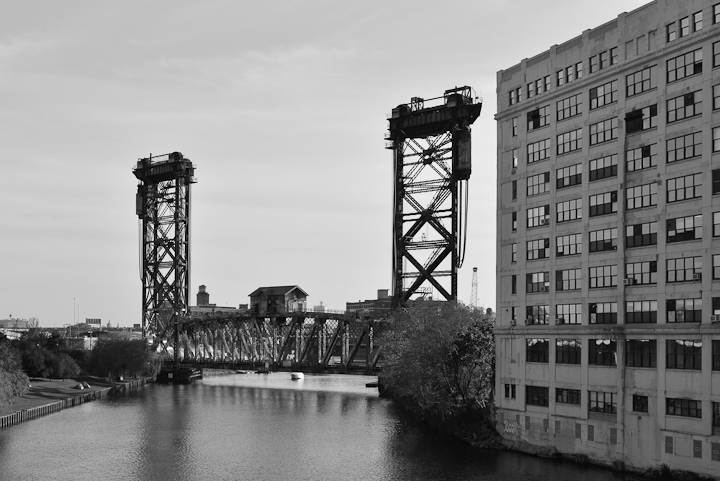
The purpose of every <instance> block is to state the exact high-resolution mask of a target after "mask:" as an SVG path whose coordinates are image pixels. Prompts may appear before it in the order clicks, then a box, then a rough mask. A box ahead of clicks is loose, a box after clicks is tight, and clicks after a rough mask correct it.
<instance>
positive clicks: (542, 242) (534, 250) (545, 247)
mask: <svg viewBox="0 0 720 481" xmlns="http://www.w3.org/2000/svg"><path fill="white" fill-rule="evenodd" d="M548 258H550V239H549V238H547V239H536V240H531V241H527V260H529V261H534V260H536V259H548Z"/></svg>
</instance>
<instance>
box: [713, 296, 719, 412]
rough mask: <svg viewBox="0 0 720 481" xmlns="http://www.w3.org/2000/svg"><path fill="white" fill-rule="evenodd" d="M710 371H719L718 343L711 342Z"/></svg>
mask: <svg viewBox="0 0 720 481" xmlns="http://www.w3.org/2000/svg"><path fill="white" fill-rule="evenodd" d="M715 299H717V297H716V298H714V299H713V301H714V300H715ZM712 370H713V371H720V341H713V342H712ZM719 426H720V424H719Z"/></svg>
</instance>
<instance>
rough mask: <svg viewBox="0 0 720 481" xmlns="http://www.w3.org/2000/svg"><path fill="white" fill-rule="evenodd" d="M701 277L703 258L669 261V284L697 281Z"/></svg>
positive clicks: (683, 258) (682, 258)
mask: <svg viewBox="0 0 720 481" xmlns="http://www.w3.org/2000/svg"><path fill="white" fill-rule="evenodd" d="M696 274H697V276H696ZM700 275H702V256H695V257H679V258H677V259H667V282H668V283H671V282H692V281H697V280H699V276H700Z"/></svg>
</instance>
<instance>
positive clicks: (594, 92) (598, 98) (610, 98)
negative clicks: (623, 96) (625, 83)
mask: <svg viewBox="0 0 720 481" xmlns="http://www.w3.org/2000/svg"><path fill="white" fill-rule="evenodd" d="M617 90H618V81H617V80H613V81H612V82H608V83H606V84H603V85H600V86H599V87H595V88H591V89H590V110H595V109H597V108H599V107H602V106H603V105H608V104H611V103H613V102H617V99H618V95H617Z"/></svg>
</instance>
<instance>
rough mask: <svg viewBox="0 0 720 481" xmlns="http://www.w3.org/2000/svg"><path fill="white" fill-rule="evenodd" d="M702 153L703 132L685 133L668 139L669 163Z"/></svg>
mask: <svg viewBox="0 0 720 481" xmlns="http://www.w3.org/2000/svg"><path fill="white" fill-rule="evenodd" d="M700 155H702V132H695V133H693V134H687V135H683V136H680V137H676V138H674V139H669V140H668V141H667V162H668V163H671V162H677V161H679V160H685V159H691V158H693V157H698V156H700Z"/></svg>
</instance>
